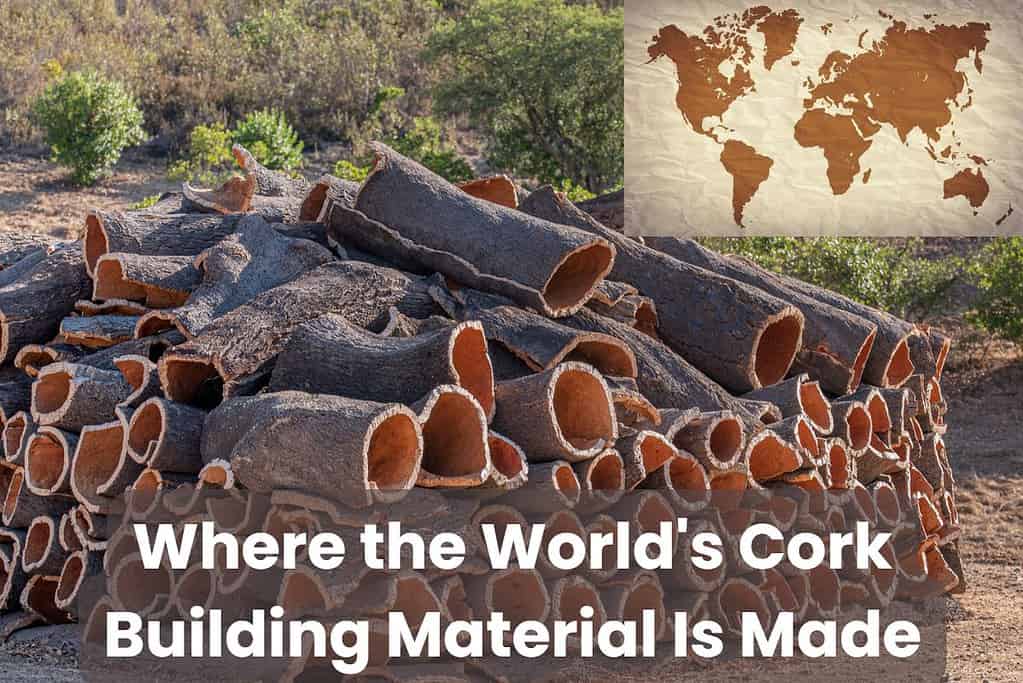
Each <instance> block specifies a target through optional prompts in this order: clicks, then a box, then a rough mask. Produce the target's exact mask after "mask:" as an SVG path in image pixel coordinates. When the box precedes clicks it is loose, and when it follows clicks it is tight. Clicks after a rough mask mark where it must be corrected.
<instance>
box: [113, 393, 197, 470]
mask: <svg viewBox="0 0 1023 683" xmlns="http://www.w3.org/2000/svg"><path fill="white" fill-rule="evenodd" d="M205 421H206V412H205V411H202V410H198V409H196V408H193V407H191V406H186V405H182V404H180V403H174V402H173V401H168V400H167V399H164V398H160V397H154V398H151V399H149V400H148V401H146V402H144V403H142V404H141V405H140V406H139V407H138V409H136V410H135V412H134V413H133V414H132V416H131V422H130V423H129V425H128V431H127V435H126V438H125V446H126V448H127V451H128V456H129V457H130V458H131V459H132V460H134V461H135V462H138V463H142V464H144V465H146V467H151V468H153V469H155V470H160V471H161V472H174V473H178V474H197V473H198V472H199V470H201V469H202V466H203V462H202V456H201V454H200V449H201V447H202V430H203V424H204V423H205Z"/></svg>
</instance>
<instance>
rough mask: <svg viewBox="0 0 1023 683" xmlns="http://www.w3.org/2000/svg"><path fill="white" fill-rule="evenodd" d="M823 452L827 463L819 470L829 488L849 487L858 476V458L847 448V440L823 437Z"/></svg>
mask: <svg viewBox="0 0 1023 683" xmlns="http://www.w3.org/2000/svg"><path fill="white" fill-rule="evenodd" d="M822 441H823V443H822V444H821V447H820V449H821V453H822V454H823V459H824V461H825V464H823V465H821V466H819V467H818V471H819V472H820V473H821V476H822V477H823V478H824V479H825V484H827V487H828V488H829V489H845V488H849V485H850V483H851V482H852V480H854V479H855V478H856V460H855V459H854V457H853V454H852V453H850V452H849V449H848V448H847V442H846V441H844V440H843V439H823V440H822Z"/></svg>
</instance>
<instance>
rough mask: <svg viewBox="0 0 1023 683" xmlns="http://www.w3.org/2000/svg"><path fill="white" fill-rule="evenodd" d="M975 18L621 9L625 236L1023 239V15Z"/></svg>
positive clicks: (803, 9) (767, 9)
mask: <svg viewBox="0 0 1023 683" xmlns="http://www.w3.org/2000/svg"><path fill="white" fill-rule="evenodd" d="M979 6H980V7H985V8H986V9H985V10H984V11H982V12H980V13H979V14H977V12H963V11H957V13H955V14H947V13H941V14H936V13H932V12H930V11H926V9H925V7H924V6H922V5H921V6H920V7H917V6H916V4H915V3H913V2H907V1H906V0H903V2H901V3H897V4H888V5H885V6H882V7H879V6H876V5H870V4H866V3H864V4H858V3H852V4H850V5H847V6H843V8H842V11H841V12H839V11H836V10H827V9H825V10H822V9H821V8H820V7H819V6H816V4H814V5H810V4H806V3H799V2H789V3H786V4H785V5H779V6H773V5H758V4H754V3H749V4H739V3H731V2H724V3H722V2H706V3H701V2H694V3H671V2H667V1H662V0H636V1H635V2H630V5H629V12H628V13H627V19H626V22H627V25H626V59H627V67H626V68H627V70H626V176H627V181H626V186H627V187H628V188H629V191H628V196H627V200H626V213H627V221H628V224H629V225H630V229H631V227H632V224H633V223H636V224H637V225H636V228H637V231H641V232H646V233H648V234H651V233H685V234H804V235H815V234H869V235H880V234H887V235H914V234H1005V233H1009V232H1015V233H1018V232H1023V223H1020V222H1019V220H1020V218H1019V216H1020V214H1019V213H1014V210H1013V203H1014V201H1023V196H1020V175H1021V172H1023V153H1021V152H1023V140H1021V136H1023V132H1021V129H1023V126H1021V125H1020V123H1019V121H1020V120H1021V117H1020V114H1021V113H1023V108H1021V107H1020V104H1019V101H1020V92H1019V90H1020V88H1019V86H1020V84H1021V83H1023V81H1020V77H1019V75H1018V74H1019V73H1020V72H1019V71H1018V69H1019V68H1020V66H1021V65H1020V49H1021V48H1023V45H1020V44H1018V43H1019V40H1020V39H1019V35H1020V33H1021V27H1023V23H1021V22H1023V6H1021V5H1020V4H1019V3H1009V2H1006V3H1004V6H1000V5H999V3H982V4H980V5H979ZM850 9H852V10H853V11H849V10H850ZM978 11H979V10H978ZM1000 39H1001V42H1000Z"/></svg>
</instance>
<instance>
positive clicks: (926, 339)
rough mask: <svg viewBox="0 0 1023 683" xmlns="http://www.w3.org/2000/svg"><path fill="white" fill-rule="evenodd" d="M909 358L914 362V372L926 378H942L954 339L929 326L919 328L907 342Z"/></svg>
mask: <svg viewBox="0 0 1023 683" xmlns="http://www.w3.org/2000/svg"><path fill="white" fill-rule="evenodd" d="M907 341H908V343H909V357H910V359H911V360H912V361H913V372H914V373H917V374H922V375H923V376H924V377H934V378H935V379H940V378H941V371H942V370H943V369H944V367H945V359H946V358H948V352H949V349H950V348H951V347H952V339H951V338H949V337H946V336H945V335H944V334H942V333H941V332H939V331H937V330H935V329H934V328H931V327H927V326H917V328H916V330H915V332H914V334H912V335H910V337H909V339H908V340H907Z"/></svg>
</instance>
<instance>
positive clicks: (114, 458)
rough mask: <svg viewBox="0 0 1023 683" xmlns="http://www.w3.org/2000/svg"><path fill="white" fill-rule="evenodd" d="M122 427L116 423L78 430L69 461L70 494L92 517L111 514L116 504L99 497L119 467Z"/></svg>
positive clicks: (114, 501)
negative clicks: (78, 433)
mask: <svg viewBox="0 0 1023 683" xmlns="http://www.w3.org/2000/svg"><path fill="white" fill-rule="evenodd" d="M123 446H124V425H122V424H121V422H120V421H116V422H107V423H105V424H101V425H89V426H88V427H85V428H84V429H82V433H81V434H80V435H79V438H78V447H77V450H76V451H75V455H74V458H73V460H72V462H71V476H70V480H71V493H72V494H74V496H75V499H76V500H77V501H78V502H79V503H81V504H82V505H83V506H85V508H86V509H87V510H88V511H89V512H91V513H96V514H104V515H108V514H111V513H113V512H115V511H117V509H118V508H119V504H118V503H119V501H117V500H116V499H114V498H108V497H106V496H102V495H100V494H99V491H98V489H99V487H100V486H102V485H103V484H105V483H106V482H107V481H108V480H109V479H110V478H111V477H112V476H114V474H115V473H117V471H118V467H119V466H120V464H121V454H122V452H123Z"/></svg>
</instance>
